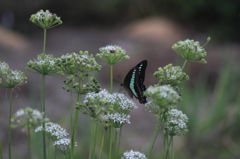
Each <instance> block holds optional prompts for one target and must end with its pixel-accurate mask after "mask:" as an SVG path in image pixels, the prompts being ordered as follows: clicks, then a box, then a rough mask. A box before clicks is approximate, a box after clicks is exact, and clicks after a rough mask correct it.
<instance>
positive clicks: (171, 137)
mask: <svg viewBox="0 0 240 159" xmlns="http://www.w3.org/2000/svg"><path fill="white" fill-rule="evenodd" d="M171 141H172V143H171V145H172V148H171V149H172V159H174V149H173V146H174V145H173V136H171Z"/></svg>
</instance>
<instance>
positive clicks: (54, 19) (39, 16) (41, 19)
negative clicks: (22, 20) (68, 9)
mask: <svg viewBox="0 0 240 159" xmlns="http://www.w3.org/2000/svg"><path fill="white" fill-rule="evenodd" d="M29 20H30V21H31V22H32V23H34V24H36V25H38V26H39V27H41V28H44V29H48V28H53V27H55V26H58V25H60V24H62V20H61V19H60V17H58V16H57V15H56V14H52V13H51V12H49V10H46V11H45V12H44V11H43V10H40V11H38V12H37V13H36V14H32V15H31V17H30V19H29Z"/></svg>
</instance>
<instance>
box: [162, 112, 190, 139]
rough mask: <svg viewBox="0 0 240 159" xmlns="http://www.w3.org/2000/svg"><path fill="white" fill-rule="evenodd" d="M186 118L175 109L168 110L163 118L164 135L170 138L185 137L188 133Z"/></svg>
mask: <svg viewBox="0 0 240 159" xmlns="http://www.w3.org/2000/svg"><path fill="white" fill-rule="evenodd" d="M187 122H188V117H187V116H186V115H185V114H183V113H182V111H180V110H177V109H170V110H169V111H168V112H167V113H165V117H164V123H165V128H164V133H167V134H168V135H170V136H176V135H185V134H186V133H187V132H188V129H187V124H186V123H187Z"/></svg>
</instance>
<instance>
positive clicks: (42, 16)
mask: <svg viewBox="0 0 240 159" xmlns="http://www.w3.org/2000/svg"><path fill="white" fill-rule="evenodd" d="M35 15H36V17H35V18H36V19H37V20H44V19H46V20H50V19H51V18H52V16H53V14H52V13H51V12H50V11H49V10H46V11H45V12H44V11H43V10H40V11H38V12H37V13H36V14H35ZM54 16H55V18H59V17H57V16H56V15H55V14H54Z"/></svg>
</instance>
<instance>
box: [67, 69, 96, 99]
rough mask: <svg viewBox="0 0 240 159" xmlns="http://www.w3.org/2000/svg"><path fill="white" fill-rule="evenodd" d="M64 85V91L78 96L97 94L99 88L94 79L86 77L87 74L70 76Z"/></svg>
mask: <svg viewBox="0 0 240 159" xmlns="http://www.w3.org/2000/svg"><path fill="white" fill-rule="evenodd" d="M64 83H65V84H66V86H63V89H64V90H66V91H68V92H70V91H72V93H78V94H86V93H89V92H99V91H100V87H101V86H100V84H99V83H98V82H97V80H96V79H95V78H93V77H88V73H82V74H80V75H76V74H75V75H70V76H68V77H67V80H65V81H64Z"/></svg>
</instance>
